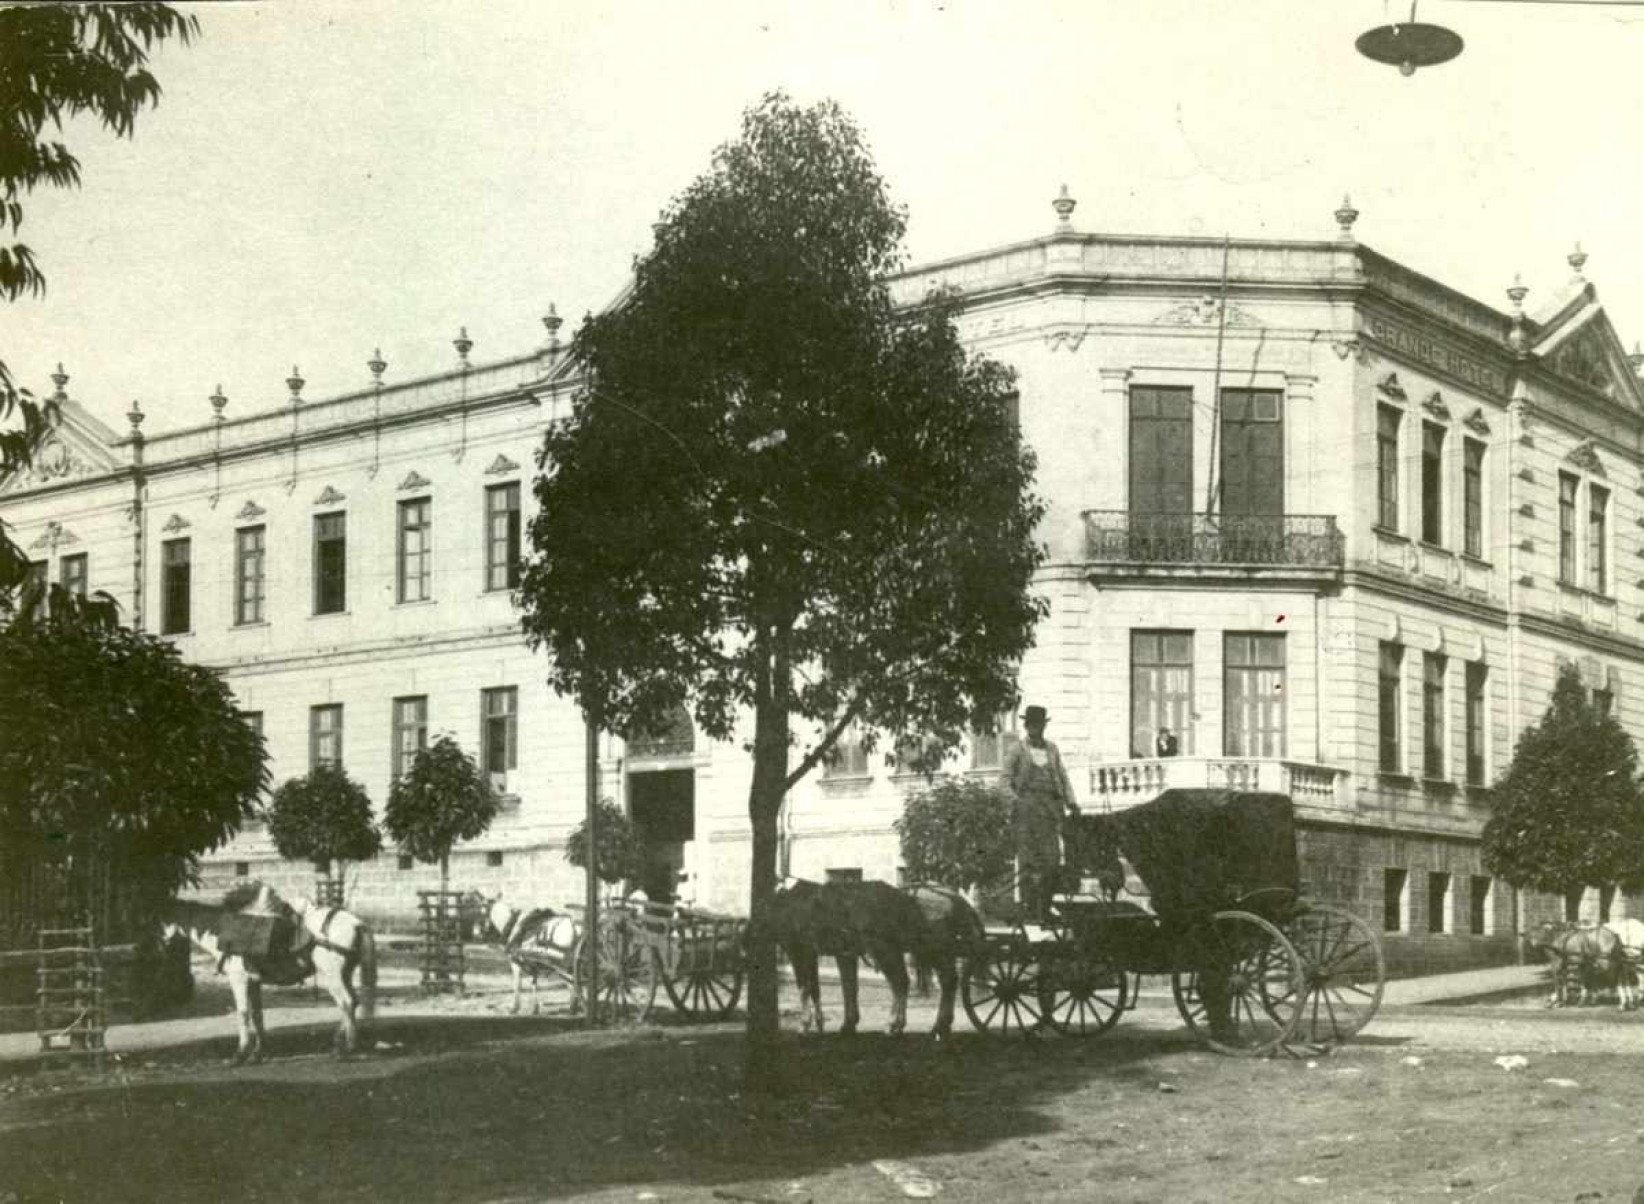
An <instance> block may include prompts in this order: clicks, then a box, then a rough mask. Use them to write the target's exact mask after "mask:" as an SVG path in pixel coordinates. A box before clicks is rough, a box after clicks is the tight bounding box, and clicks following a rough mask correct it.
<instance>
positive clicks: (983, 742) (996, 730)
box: [970, 711, 1020, 769]
mask: <svg viewBox="0 0 1644 1204" xmlns="http://www.w3.org/2000/svg"><path fill="white" fill-rule="evenodd" d="M1019 738H1020V737H1018V736H1017V734H1016V713H1015V712H1014V711H1002V712H1000V713H999V715H997V716H996V717H995V718H994V721H993V725H992V727H991V729H989V730H986V731H983V730H980V729H978V730H977V731H974V732H972V733H971V737H970V767H971V768H972V769H999V768H1001V767H1002V766H1003V765H1004V763H1005V754H1006V753H1008V752H1009V751H1010V746H1011V745H1012V744H1014V743H1015V742H1016V741H1017V740H1018V739H1019Z"/></svg>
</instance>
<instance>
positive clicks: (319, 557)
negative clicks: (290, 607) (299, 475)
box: [314, 510, 348, 615]
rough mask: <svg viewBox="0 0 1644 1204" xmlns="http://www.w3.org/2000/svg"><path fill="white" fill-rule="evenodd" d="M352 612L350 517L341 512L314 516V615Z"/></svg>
mask: <svg viewBox="0 0 1644 1204" xmlns="http://www.w3.org/2000/svg"><path fill="white" fill-rule="evenodd" d="M347 609H348V515H347V514H345V513H344V512H343V511H341V510H338V511H336V512H334V513H332V514H316V515H315V516H314V613H315V614H317V615H334V614H340V613H342V612H343V611H345V610H347Z"/></svg>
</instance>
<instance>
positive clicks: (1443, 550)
mask: <svg viewBox="0 0 1644 1204" xmlns="http://www.w3.org/2000/svg"><path fill="white" fill-rule="evenodd" d="M1417 542H1418V543H1420V544H1421V546H1422V549H1423V550H1424V551H1428V552H1437V553H1439V554H1440V555H1443V556H1454V555H1455V553H1454V552H1452V551H1451V550H1450V549H1449V548H1447V547H1445V546H1444V545H1443V544H1441V543H1434V542H1433V541H1432V540H1430V539H1422V540H1418V541H1417Z"/></svg>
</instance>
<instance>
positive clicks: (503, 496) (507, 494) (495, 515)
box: [485, 481, 519, 590]
mask: <svg viewBox="0 0 1644 1204" xmlns="http://www.w3.org/2000/svg"><path fill="white" fill-rule="evenodd" d="M518 584H519V483H518V482H517V481H516V482H513V483H511V484H508V485H491V486H489V487H487V489H486V490H485V588H486V589H488V590H493V589H513V588H514V587H515V586H516V585H518Z"/></svg>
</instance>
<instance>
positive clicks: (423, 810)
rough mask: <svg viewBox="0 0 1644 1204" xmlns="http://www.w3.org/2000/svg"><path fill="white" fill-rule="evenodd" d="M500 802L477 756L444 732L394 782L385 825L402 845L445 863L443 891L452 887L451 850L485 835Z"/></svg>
mask: <svg viewBox="0 0 1644 1204" xmlns="http://www.w3.org/2000/svg"><path fill="white" fill-rule="evenodd" d="M500 805H501V800H500V799H499V798H498V797H497V792H496V791H495V790H493V789H492V788H491V782H490V780H489V779H488V778H487V777H486V776H485V774H484V773H482V772H481V771H480V768H479V766H478V765H476V764H474V758H472V757H470V756H469V755H468V754H467V753H466V752H464V751H463V749H462V746H461V745H460V744H458V743H457V742H456V740H454V739H453V738H452V737H450V736H439V737H437V738H436V739H435V740H434V742H433V743H432V744H430V745H429V746H428V747H427V748H424V749H420V750H419V751H418V752H417V755H416V757H415V758H414V759H413V760H412V762H411V768H410V769H408V770H407V771H406V772H405V773H403V774H401V775H400V777H399V778H398V779H397V780H396V781H395V782H394V785H393V787H392V788H391V789H390V790H389V792H388V807H387V809H386V810H385V811H384V813H383V824H384V826H385V827H387V829H388V835H389V837H390V838H391V839H393V840H394V841H395V842H396V843H398V844H399V846H400V848H402V849H404V850H405V851H406V852H407V853H409V854H411V856H413V857H415V858H416V859H417V860H418V861H426V862H432V863H435V864H437V865H438V866H439V867H440V890H442V891H444V890H447V889H449V887H450V879H451V850H452V849H453V848H455V847H456V844H457V842H458V841H459V840H475V839H477V838H478V837H480V836H483V835H484V834H485V830H486V829H487V828H489V827H490V826H491V821H492V820H494V819H495V818H496V817H497V808H498V807H499V806H500Z"/></svg>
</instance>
